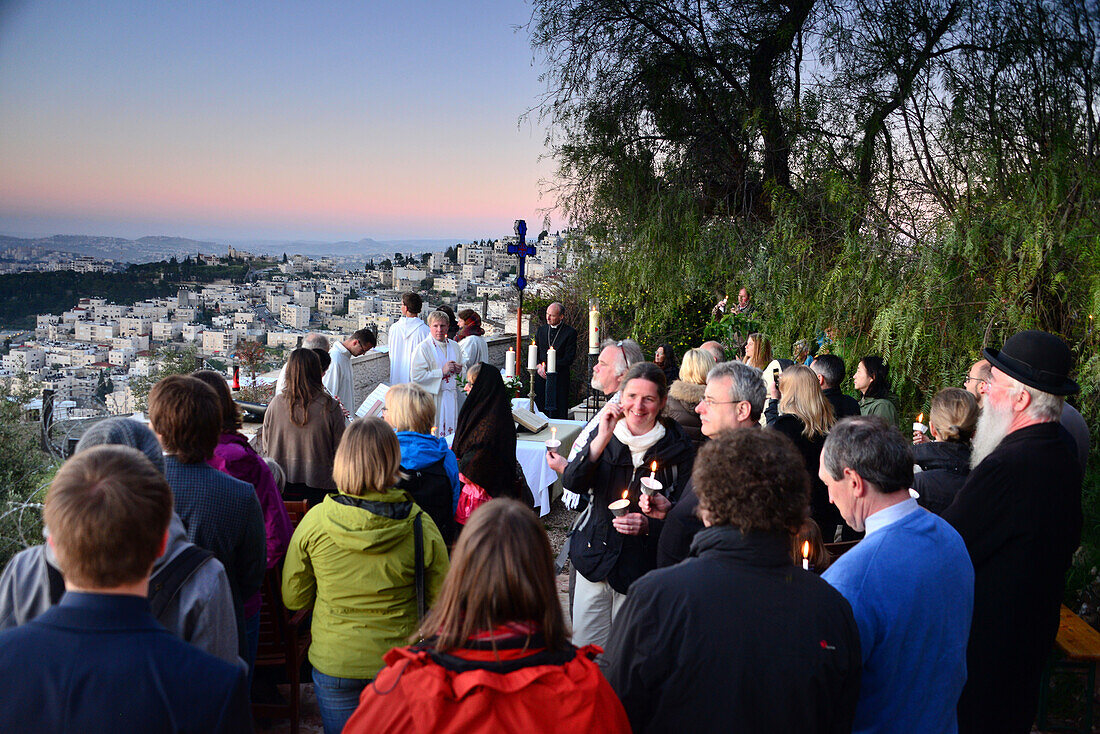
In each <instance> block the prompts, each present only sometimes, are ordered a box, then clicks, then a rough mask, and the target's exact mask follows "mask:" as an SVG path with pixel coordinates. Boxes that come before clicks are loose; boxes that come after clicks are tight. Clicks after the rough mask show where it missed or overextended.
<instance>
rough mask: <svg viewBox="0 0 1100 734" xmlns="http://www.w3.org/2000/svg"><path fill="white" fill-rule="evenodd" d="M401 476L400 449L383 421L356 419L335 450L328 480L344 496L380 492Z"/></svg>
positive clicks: (395, 436)
mask: <svg viewBox="0 0 1100 734" xmlns="http://www.w3.org/2000/svg"><path fill="white" fill-rule="evenodd" d="M403 476H404V475H403V474H401V445H400V444H399V443H398V442H397V434H395V433H394V432H393V429H391V428H390V427H389V426H388V425H387V424H386V422H385V421H383V420H380V419H378V418H360V419H359V420H357V421H355V422H354V423H352V424H351V425H350V426H348V429H347V430H346V431H344V436H343V438H341V439H340V447H339V448H337V449H336V460H335V461H334V463H333V465H332V479H333V481H335V482H336V488H337V489H339V490H340V491H341V492H343V493H344V494H350V495H355V496H357V497H361V496H363V495H364V494H367V493H368V492H384V491H385V490H387V489H389V488H390V487H392V486H394V484H396V483H397V481H398V480H399V479H401V478H402V477H403Z"/></svg>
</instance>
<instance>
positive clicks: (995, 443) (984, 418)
mask: <svg viewBox="0 0 1100 734" xmlns="http://www.w3.org/2000/svg"><path fill="white" fill-rule="evenodd" d="M983 355H984V356H985V358H986V359H987V360H989V363H990V364H991V365H992V371H991V375H990V377H989V379H988V381H986V382H985V383H984V384H983V385H982V392H983V398H984V399H983V401H982V413H981V417H980V418H979V421H978V429H977V432H976V434H975V436H974V442H973V447H972V450H971V465H972V466H973V467H974V468H973V471H971V473H970V476H969V477H968V478H967V480H966V484H964V485H963V487H962V489H960V490H959V494H958V495H957V496H956V498H955V501H954V503H952V505H951V506H950V507H948V508H947V509H946V510H945V511H944V513H943V518H944V519H945V520H947V521H948V522H949V523H951V525H953V526H954V527H955V529H956V530H958V532H959V534H960V535H961V536H962V537H963V540H965V541H966V547H967V550H968V551H969V552H970V559H971V561H972V562H973V564H974V618H973V622H972V623H971V626H970V641H969V644H968V646H967V656H966V665H967V673H968V677H967V681H966V686H965V687H964V688H963V693H962V697H961V698H960V699H959V707H958V713H959V732H960V733H961V734H968V733H970V732H999V733H1000V732H1005V733H1011V732H1030V731H1031V723H1032V721H1033V719H1034V718H1035V711H1036V708H1037V706H1038V697H1039V679H1040V676H1041V674H1042V670H1043V665H1044V664H1045V663H1046V660H1047V657H1048V655H1049V654H1050V650H1051V647H1052V646H1053V644H1054V638H1055V636H1056V635H1057V633H1058V616H1059V614H1058V612H1059V606H1060V605H1061V601H1062V594H1063V591H1064V587H1065V572H1066V569H1068V568H1069V565H1070V560H1071V558H1072V556H1073V552H1074V551H1075V550H1076V549H1077V545H1078V542H1079V541H1080V538H1081V523H1082V518H1081V479H1082V473H1081V468H1080V464H1079V463H1078V462H1077V455H1076V447H1075V445H1074V443H1073V439H1072V438H1071V437H1070V435H1069V434H1068V433H1067V432H1066V431H1065V429H1064V428H1063V427H1062V425H1061V424H1060V423H1059V418H1060V417H1061V415H1062V406H1063V402H1064V397H1065V396H1066V395H1070V394H1072V393H1076V392H1077V390H1078V386H1077V383H1076V382H1074V381H1073V380H1071V379H1069V371H1070V369H1071V368H1072V366H1073V355H1072V354H1071V353H1070V350H1069V347H1067V346H1066V344H1065V343H1064V342H1063V341H1062V340H1061V339H1059V338H1058V337H1056V336H1054V335H1053V334H1048V333H1046V332H1043V331H1022V332H1020V333H1018V334H1015V335H1013V336H1012V337H1011V338H1009V339H1008V341H1006V342H1005V345H1004V348H1003V349H1001V350H1000V351H997V350H995V349H986V350H984V352H983Z"/></svg>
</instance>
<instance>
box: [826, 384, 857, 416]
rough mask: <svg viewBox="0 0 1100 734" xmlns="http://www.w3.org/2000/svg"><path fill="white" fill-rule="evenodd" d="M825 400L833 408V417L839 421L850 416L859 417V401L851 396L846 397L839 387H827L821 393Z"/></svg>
mask: <svg viewBox="0 0 1100 734" xmlns="http://www.w3.org/2000/svg"><path fill="white" fill-rule="evenodd" d="M821 394H822V395H824V396H825V399H826V400H828V401H829V403H831V404H832V406H833V415H835V416H836V419H837V420H840V419H841V418H847V417H848V416H850V415H859V401H858V400H856V399H855V398H853V397H852V396H851V395H845V394H844V393H842V392H841V391H840V388H839V387H827V388H825V389H824V390H822V391H821Z"/></svg>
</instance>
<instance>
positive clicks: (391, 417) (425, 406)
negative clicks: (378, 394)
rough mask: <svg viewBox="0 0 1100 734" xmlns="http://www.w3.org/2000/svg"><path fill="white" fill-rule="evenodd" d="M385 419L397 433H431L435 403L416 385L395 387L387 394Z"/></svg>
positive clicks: (409, 384)
mask: <svg viewBox="0 0 1100 734" xmlns="http://www.w3.org/2000/svg"><path fill="white" fill-rule="evenodd" d="M384 417H385V419H386V422H387V423H389V424H390V425H391V426H393V430H395V431H415V432H417V433H431V432H432V421H433V420H435V401H434V400H432V396H431V395H429V394H428V391H427V390H425V389H424V388H422V387H420V385H417V384H416V383H413V382H407V383H405V384H404V385H394V386H393V387H391V388H390V389H389V391H387V392H386V408H385V416H384Z"/></svg>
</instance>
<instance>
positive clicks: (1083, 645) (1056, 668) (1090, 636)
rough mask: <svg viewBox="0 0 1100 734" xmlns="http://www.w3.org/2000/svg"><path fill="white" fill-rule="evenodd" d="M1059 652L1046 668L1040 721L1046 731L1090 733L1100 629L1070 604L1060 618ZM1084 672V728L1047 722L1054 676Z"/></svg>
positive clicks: (1082, 725) (1099, 649)
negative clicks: (1051, 684) (1094, 627)
mask: <svg viewBox="0 0 1100 734" xmlns="http://www.w3.org/2000/svg"><path fill="white" fill-rule="evenodd" d="M1054 646H1055V648H1057V654H1056V655H1054V656H1052V657H1051V660H1050V662H1049V663H1047V667H1046V669H1045V670H1043V682H1042V690H1041V691H1040V692H1039V716H1038V720H1037V723H1038V725H1039V729H1040V730H1043V731H1080V732H1083V733H1084V734H1089V732H1091V731H1092V706H1093V701H1092V699H1093V696H1094V695H1095V691H1096V663H1097V662H1100V632H1097V631H1096V630H1095V629H1093V628H1092V627H1091V626H1090V625H1089V624H1088V623H1087V622H1086V621H1085V620H1083V619H1081V618H1080V617H1078V616H1077V615H1076V614H1074V613H1073V611H1072V610H1070V609H1069V608H1068V607H1067V606H1066V605H1064V604H1063V605H1062V610H1061V618H1060V619H1059V620H1058V637H1057V638H1056V639H1055V642H1054ZM1067 671H1072V672H1078V673H1080V672H1084V673H1085V679H1086V681H1087V683H1086V688H1085V712H1084V716H1083V718H1082V722H1081V727H1080V728H1079V729H1074V728H1072V727H1068V726H1051V725H1048V724H1047V720H1046V709H1047V702H1048V698H1049V697H1050V676H1051V675H1052V674H1053V673H1061V672H1067Z"/></svg>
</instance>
